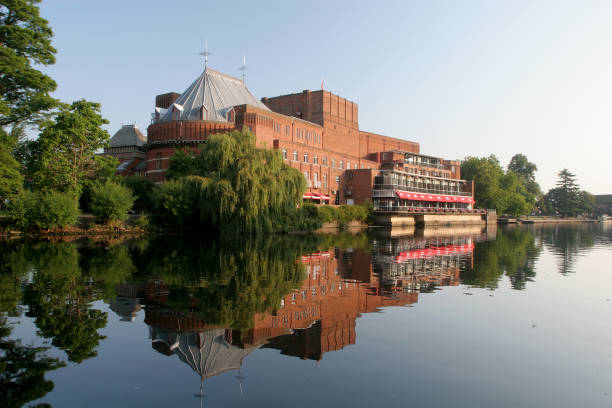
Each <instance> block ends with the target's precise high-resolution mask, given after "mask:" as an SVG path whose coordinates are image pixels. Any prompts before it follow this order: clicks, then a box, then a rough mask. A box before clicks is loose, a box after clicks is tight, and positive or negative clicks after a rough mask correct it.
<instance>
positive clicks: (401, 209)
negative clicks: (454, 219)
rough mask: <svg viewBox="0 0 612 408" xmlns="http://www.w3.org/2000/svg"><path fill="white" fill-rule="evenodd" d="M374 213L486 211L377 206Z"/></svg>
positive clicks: (482, 211)
mask: <svg viewBox="0 0 612 408" xmlns="http://www.w3.org/2000/svg"><path fill="white" fill-rule="evenodd" d="M374 211H389V212H407V213H427V214H485V213H486V212H487V210H484V209H482V208H474V209H471V210H470V209H467V208H431V207H405V206H395V205H394V206H388V207H387V206H377V205H374Z"/></svg>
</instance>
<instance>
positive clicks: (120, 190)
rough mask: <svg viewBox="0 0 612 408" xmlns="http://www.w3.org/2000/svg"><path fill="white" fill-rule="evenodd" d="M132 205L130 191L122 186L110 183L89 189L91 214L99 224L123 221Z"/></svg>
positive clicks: (132, 198) (132, 199)
mask: <svg viewBox="0 0 612 408" xmlns="http://www.w3.org/2000/svg"><path fill="white" fill-rule="evenodd" d="M133 205H134V196H133V195H132V190H130V189H129V188H128V187H125V186H124V185H121V184H117V183H114V182H112V181H111V182H107V183H105V184H100V185H98V186H94V187H92V189H91V203H90V208H91V212H92V214H93V215H95V216H96V217H97V218H98V220H100V221H101V222H104V223H108V222H109V221H111V220H125V219H126V218H127V213H128V211H129V210H131V209H132V206H133Z"/></svg>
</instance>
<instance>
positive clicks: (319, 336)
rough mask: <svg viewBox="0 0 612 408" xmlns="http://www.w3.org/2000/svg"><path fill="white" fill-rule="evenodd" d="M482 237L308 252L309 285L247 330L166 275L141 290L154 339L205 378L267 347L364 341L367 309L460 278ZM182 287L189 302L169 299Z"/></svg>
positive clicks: (318, 353) (299, 349) (298, 351)
mask: <svg viewBox="0 0 612 408" xmlns="http://www.w3.org/2000/svg"><path fill="white" fill-rule="evenodd" d="M478 233H480V229H479V230H478ZM474 237H477V238H474ZM481 237H482V234H481V235H478V234H475V235H474V236H471V235H467V236H465V237H453V236H449V235H447V236H444V234H443V233H441V234H440V236H437V237H436V236H433V237H420V238H419V237H414V236H411V237H399V238H397V237H394V238H379V239H375V240H374V242H373V244H372V252H370V250H367V251H366V250H361V249H351V248H346V249H334V248H330V249H328V250H325V251H319V252H314V253H309V254H304V255H303V256H302V257H301V258H300V259H299V261H300V263H301V264H302V265H303V267H304V270H305V276H306V278H305V279H304V281H303V282H302V284H301V286H300V287H299V288H298V289H296V290H294V291H292V292H291V293H288V294H286V295H285V296H284V297H283V298H282V300H281V304H280V305H279V307H278V309H277V310H275V311H272V312H268V313H259V314H255V315H254V317H253V320H252V327H251V328H249V329H244V330H233V329H232V328H226V327H213V326H210V325H208V324H207V322H206V321H204V320H203V319H202V318H201V317H199V315H198V306H199V299H198V298H197V297H196V296H188V294H187V292H184V291H183V289H184V288H173V287H172V286H171V285H166V284H165V283H164V282H162V281H161V280H159V279H149V280H148V281H147V282H146V283H145V284H144V285H143V286H142V288H141V289H140V291H139V293H137V294H135V296H138V297H141V298H143V299H144V302H145V305H146V306H145V323H146V324H148V325H149V327H150V336H151V340H152V345H153V347H154V348H155V349H156V350H157V351H159V352H161V353H163V354H167V355H171V354H176V355H178V356H179V358H180V359H181V360H182V361H183V362H185V363H186V364H188V365H189V366H190V367H192V369H193V370H194V371H196V372H197V373H198V374H199V375H200V376H201V377H202V379H204V378H206V377H209V376H213V375H217V374H220V373H222V372H225V371H227V370H233V369H239V368H240V365H241V363H242V360H243V359H244V357H246V356H247V355H248V354H249V353H251V352H252V351H253V350H255V349H257V348H259V347H264V348H274V349H277V350H280V352H281V353H283V354H285V355H290V356H296V357H299V358H303V359H314V360H320V359H322V358H323V355H324V353H326V352H329V351H334V350H340V349H342V348H344V347H345V346H348V345H351V344H355V343H356V341H357V339H356V321H357V318H358V317H360V316H361V314H362V313H371V312H376V311H377V310H379V309H380V308H382V307H389V306H403V305H410V304H414V303H416V302H417V301H418V296H419V293H421V292H425V291H431V290H432V289H433V288H435V287H437V286H447V285H457V284H458V282H459V272H460V268H461V267H462V266H463V265H464V264H465V263H469V262H471V259H472V250H473V247H474V241H475V239H481ZM176 289H178V290H177V293H181V296H183V297H184V298H183V299H181V303H182V304H183V306H182V307H181V308H179V307H172V306H170V305H169V299H173V293H172V291H173V290H176ZM175 296H176V295H175ZM176 300H177V299H176V298H174V301H175V302H176ZM175 304H176V303H175Z"/></svg>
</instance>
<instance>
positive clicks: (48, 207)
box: [8, 191, 79, 230]
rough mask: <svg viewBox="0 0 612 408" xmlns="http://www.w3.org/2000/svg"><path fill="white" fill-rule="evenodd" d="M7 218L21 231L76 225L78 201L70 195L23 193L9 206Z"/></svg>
mask: <svg viewBox="0 0 612 408" xmlns="http://www.w3.org/2000/svg"><path fill="white" fill-rule="evenodd" d="M8 216H9V217H10V223H11V225H12V226H14V227H16V228H19V229H22V230H32V229H49V228H63V227H65V226H67V225H70V224H75V223H76V221H77V218H78V216H79V209H78V200H77V198H76V197H75V196H74V195H73V194H71V193H59V192H47V193H43V192H36V193H32V192H30V191H24V192H22V193H21V194H19V196H17V197H16V198H15V199H14V200H13V201H12V202H11V203H10V204H9V208H8Z"/></svg>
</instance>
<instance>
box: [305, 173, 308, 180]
mask: <svg viewBox="0 0 612 408" xmlns="http://www.w3.org/2000/svg"><path fill="white" fill-rule="evenodd" d="M304 177H305V178H306V181H308V172H307V171H305V172H304Z"/></svg>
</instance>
